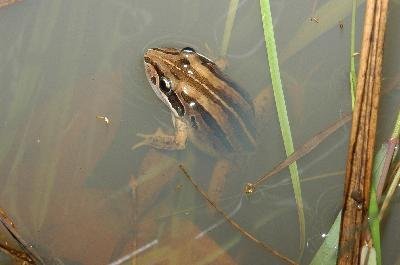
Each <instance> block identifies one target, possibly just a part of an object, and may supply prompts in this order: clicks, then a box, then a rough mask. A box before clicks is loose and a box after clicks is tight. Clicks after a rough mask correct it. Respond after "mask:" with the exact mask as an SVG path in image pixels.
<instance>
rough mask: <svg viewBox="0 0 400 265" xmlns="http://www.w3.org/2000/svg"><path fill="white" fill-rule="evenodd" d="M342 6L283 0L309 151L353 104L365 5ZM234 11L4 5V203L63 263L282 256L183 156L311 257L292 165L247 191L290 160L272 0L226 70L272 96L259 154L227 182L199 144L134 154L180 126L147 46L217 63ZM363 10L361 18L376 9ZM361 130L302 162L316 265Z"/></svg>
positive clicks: (51, 260)
mask: <svg viewBox="0 0 400 265" xmlns="http://www.w3.org/2000/svg"><path fill="white" fill-rule="evenodd" d="M331 1H334V0H331ZM327 2H329V1H313V0H310V1H272V0H271V5H272V14H273V18H274V25H275V34H276V36H275V37H276V40H277V46H278V54H279V58H280V59H281V62H280V66H281V73H282V79H283V84H284V89H285V93H286V100H287V108H288V113H289V119H290V122H291V128H292V134H293V138H294V143H295V147H296V146H297V147H298V146H301V145H302V143H304V142H305V141H307V140H308V139H309V138H310V137H312V136H313V135H314V134H316V133H317V132H319V131H321V130H323V129H324V128H326V127H327V126H328V125H330V124H332V123H333V122H334V121H336V120H337V119H339V118H340V117H342V116H343V115H344V114H345V113H348V112H349V111H350V110H351V103H350V94H349V88H348V71H349V62H348V61H349V59H348V54H349V31H350V19H349V17H348V15H349V14H350V6H349V5H347V6H348V7H345V8H343V9H341V8H340V7H338V9H337V10H336V9H335V10H332V12H328V13H327V14H326V13H325V14H324V16H322V17H321V16H320V14H319V13H318V10H319V8H320V7H322V6H324V4H326V3H327ZM335 2H337V6H340V5H343V3H345V2H346V1H341V0H336V1H335ZM228 5H229V1H227V0H226V1H211V0H206V1H187V0H171V1H145V0H137V1H132V0H118V1H99V0H79V1H78V0H72V1H61V0H51V1H50V0H40V1H27V0H26V1H22V2H19V3H17V4H15V5H11V6H8V7H5V8H1V9H0V36H1V41H0V80H1V86H0V113H1V120H0V207H1V208H2V209H3V210H4V211H6V212H7V214H8V215H9V217H10V218H11V219H12V220H13V221H14V222H15V224H16V226H17V229H18V231H19V232H20V234H21V236H22V237H23V238H24V239H25V240H26V241H27V242H29V243H30V244H32V245H33V246H35V247H36V248H37V250H38V252H39V253H40V254H41V255H42V256H43V258H44V259H45V260H46V261H47V262H48V264H67V265H69V264H71V265H72V264H112V262H114V263H113V264H146V265H147V264H192V263H193V264H244V265H247V264H281V263H282V261H280V260H279V259H278V258H276V257H274V256H273V255H271V254H270V253H268V252H266V251H265V250H264V249H262V248H260V247H259V246H258V245H257V244H255V243H254V242H251V241H249V240H248V239H246V238H244V237H242V236H241V235H240V233H239V232H238V231H237V230H235V229H234V228H233V227H232V225H231V224H229V223H226V222H222V221H223V218H222V217H221V216H220V215H218V214H217V213H216V211H215V209H213V208H212V207H211V206H210V205H209V204H208V203H207V202H206V201H205V200H204V198H203V197H202V196H201V195H200V193H199V191H197V190H196V189H195V188H194V187H193V185H192V184H191V183H190V182H189V181H188V180H187V179H186V178H185V177H184V175H183V174H182V172H181V171H179V169H178V164H183V165H184V166H185V168H186V169H187V170H188V172H189V173H190V175H191V176H192V177H193V179H194V180H195V181H196V182H197V183H199V184H200V187H201V188H202V189H204V190H205V191H209V192H210V194H213V196H214V197H213V198H215V199H217V200H218V205H219V207H221V208H222V209H223V210H224V211H226V212H227V213H228V214H230V216H231V218H232V219H234V220H235V221H236V222H237V223H239V224H240V225H241V226H242V227H243V228H244V229H246V231H248V232H249V233H251V234H254V235H256V237H257V239H259V240H261V241H262V242H265V243H268V244H269V245H271V246H272V247H273V248H275V249H278V250H279V251H280V252H281V253H283V254H284V255H286V256H288V257H290V258H292V259H297V257H298V256H299V226H298V221H297V210H296V204H295V201H294V197H293V192H292V186H291V183H290V176H289V173H288V171H283V172H282V173H280V174H278V175H276V176H274V177H273V178H272V179H271V180H269V181H267V182H266V183H265V184H263V186H262V187H261V188H259V189H258V191H257V193H256V194H254V195H253V196H252V197H251V198H246V197H243V195H242V188H243V186H244V184H245V183H246V182H253V181H255V180H256V179H257V178H258V177H259V176H260V175H262V174H263V173H265V172H267V171H269V170H270V169H272V168H273V166H274V165H276V164H277V163H279V162H280V161H282V160H283V159H284V158H285V152H284V149H283V144H282V140H281V135H280V128H279V124H278V120H277V115H276V112H275V107H274V103H273V101H272V90H271V88H270V87H271V84H270V83H271V82H270V78H269V74H268V68H267V66H266V56H265V48H264V42H263V39H264V37H263V33H262V26H261V17H260V14H259V12H260V11H259V3H258V1H250V0H247V1H240V2H239V9H238V12H237V16H236V19H235V24H234V27H233V31H232V35H231V40H230V43H229V48H228V51H227V57H226V59H227V62H228V66H227V69H226V72H227V73H228V74H229V75H230V76H231V77H232V79H234V80H235V81H236V82H237V83H238V84H240V85H241V86H242V87H243V88H244V89H245V90H247V91H248V93H249V94H250V95H251V96H252V97H253V98H256V97H257V95H259V93H260V92H261V91H262V90H263V89H267V91H269V92H268V93H269V97H270V98H271V100H270V101H267V103H266V105H265V112H264V114H265V115H263V116H262V118H260V119H259V120H258V124H257V127H258V130H259V135H258V138H257V144H258V148H257V150H256V151H255V152H253V153H251V154H238V155H237V156H235V158H232V159H231V161H229V162H230V163H231V165H230V167H231V170H230V171H229V172H228V173H227V174H226V176H225V178H216V177H212V175H213V174H212V173H213V170H214V166H215V164H217V163H218V162H216V161H217V159H215V158H213V157H210V156H208V155H207V154H204V153H201V152H199V151H198V150H197V149H196V148H195V147H194V146H193V145H191V144H190V143H189V145H188V146H187V148H186V149H185V150H183V151H173V152H170V151H164V152H161V151H155V150H153V149H151V148H148V147H142V148H140V149H137V150H134V151H132V150H131V146H132V145H134V144H135V143H137V142H138V141H140V138H139V137H137V136H136V134H137V133H152V132H154V131H155V130H156V129H157V128H159V127H161V128H162V129H163V130H164V131H167V132H170V133H172V131H173V127H172V123H171V116H170V113H169V111H168V110H167V108H166V106H164V105H163V104H162V103H161V102H160V101H159V100H158V99H157V97H156V95H155V94H154V93H153V91H152V90H151V88H150V86H149V85H148V84H147V80H146V78H145V75H144V72H143V71H144V69H143V58H142V57H143V52H144V51H145V49H146V48H149V47H157V46H177V47H184V46H189V45H190V46H193V47H195V48H196V49H197V50H199V51H201V52H202V53H203V54H205V55H207V56H208V57H211V58H214V59H217V58H218V57H219V56H220V49H221V42H222V38H223V34H224V26H225V20H226V17H227V10H228ZM391 5H392V7H391V8H392V11H391V12H390V16H389V22H388V25H389V28H388V31H387V38H386V48H387V49H386V50H385V56H386V57H385V65H384V77H385V79H384V82H383V83H384V92H383V97H382V101H381V102H382V104H381V112H380V116H381V118H382V119H381V120H380V123H379V128H380V129H379V130H378V145H380V144H381V143H382V142H383V141H384V139H386V138H387V137H388V135H389V132H390V131H391V129H392V126H393V121H394V118H395V116H396V114H397V113H396V111H398V110H397V109H398V106H399V101H400V93H399V70H400V69H399V64H398V59H399V56H400V55H399V51H398V49H397V47H398V46H399V38H398V36H399V33H400V32H399V29H398V27H395V26H394V25H395V24H396V23H397V24H398V21H397V18H398V17H399V16H397V15H398V13H399V10H400V9H399V4H398V3H397V2H396V1H393V3H391ZM342 10H343V11H342ZM359 11H360V12H359V19H358V20H359V22H358V26H360V25H361V22H362V16H361V15H362V14H363V7H362V6H361V7H360V9H359ZM335 12H343V14H345V15H341V16H339V17H338V16H337V15H335V14H337V13H335ZM310 17H315V18H317V19H318V21H319V23H317V22H315V21H311V20H310ZM327 21H330V22H327ZM340 21H342V23H343V25H344V27H343V29H341V28H340V27H339V24H340ZM300 28H303V29H304V30H303V31H302V32H301V33H298V31H299V29H300ZM359 28H360V27H359ZM319 32H321V33H319ZM360 34H361V32H360V30H358V37H359V36H360ZM307 35H310V37H309V38H306V37H304V36H307ZM357 49H358V48H357ZM101 117H107V118H108V119H109V121H110V123H106V122H105V120H104V118H101ZM348 134H349V125H346V126H344V127H343V128H341V129H339V130H338V131H337V132H336V133H335V134H334V135H333V136H332V137H330V138H328V140H327V141H325V142H324V143H322V144H321V145H320V146H319V147H318V148H316V149H315V150H314V151H313V152H312V153H310V154H309V155H308V156H306V157H305V158H303V159H301V160H300V161H299V162H298V165H299V170H300V178H301V179H302V180H304V181H303V182H302V193H303V201H304V212H305V216H306V235H305V239H306V247H305V250H304V254H303V256H302V258H301V260H300V263H301V264H308V263H309V262H310V260H311V259H312V257H313V255H314V254H315V252H316V250H317V249H318V247H319V245H320V244H321V242H322V240H323V238H322V237H323V234H325V233H327V232H328V230H329V227H330V226H331V223H332V222H333V220H334V218H335V217H336V215H337V213H338V211H339V210H340V207H341V196H342V183H343V181H342V179H343V170H344V167H345V159H346V148H347V137H348ZM221 171H223V169H222V170H221ZM213 181H214V182H213ZM217 182H224V185H214V184H213V183H217ZM215 187H217V188H215ZM392 207H393V208H392V215H391V216H389V217H388V219H387V223H386V224H385V227H384V232H383V235H384V238H383V249H384V262H385V264H386V263H387V264H392V263H393V262H394V261H395V260H397V261H398V260H399V259H400V258H399V256H398V253H397V252H396V246H397V245H396V242H398V240H399V238H398V236H396V233H393V232H391V231H393V229H396V227H397V224H398V218H399V215H398V214H396V213H397V212H398V211H396V209H398V207H399V204H398V202H395V203H394V204H393V205H392ZM397 234H398V233H397ZM0 239H2V237H0ZM127 255H128V256H127ZM124 257H125V258H126V260H127V261H125V263H123V262H122V261H123V260H124ZM121 258H122V260H121ZM118 262H119V263H118ZM134 262H136V263H134Z"/></svg>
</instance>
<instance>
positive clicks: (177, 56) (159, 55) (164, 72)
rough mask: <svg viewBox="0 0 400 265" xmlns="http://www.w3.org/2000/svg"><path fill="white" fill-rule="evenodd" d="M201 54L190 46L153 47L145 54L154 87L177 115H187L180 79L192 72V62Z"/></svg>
mask: <svg viewBox="0 0 400 265" xmlns="http://www.w3.org/2000/svg"><path fill="white" fill-rule="evenodd" d="M199 56H200V55H198V54H197V53H196V52H195V50H194V49H193V48H190V47H186V48H183V49H176V48H151V49H148V50H147V51H146V52H145V54H144V67H145V72H146V76H147V79H148V81H149V83H150V85H151V87H152V89H153V90H154V92H155V93H156V95H157V96H158V97H159V98H160V99H161V100H162V101H163V102H164V104H166V105H167V106H168V107H169V108H170V110H171V111H172V113H173V114H174V115H175V116H176V117H182V116H184V115H185V107H184V104H185V102H184V100H183V99H182V98H181V91H182V89H183V88H182V87H179V84H180V83H181V84H182V82H180V80H182V79H183V78H185V76H186V75H187V74H190V64H191V63H195V61H196V60H197V59H198V57H199Z"/></svg>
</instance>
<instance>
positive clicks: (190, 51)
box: [181, 47, 196, 53]
mask: <svg viewBox="0 0 400 265" xmlns="http://www.w3.org/2000/svg"><path fill="white" fill-rule="evenodd" d="M181 52H186V53H195V52H196V51H195V50H194V49H193V48H192V47H185V48H183V49H182V50H181Z"/></svg>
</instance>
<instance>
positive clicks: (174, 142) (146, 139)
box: [132, 128, 186, 150]
mask: <svg viewBox="0 0 400 265" xmlns="http://www.w3.org/2000/svg"><path fill="white" fill-rule="evenodd" d="M136 135H137V136H139V137H142V138H143V140H142V141H140V142H139V143H137V144H135V145H134V146H132V150H135V149H137V148H139V147H141V146H151V147H154V148H156V149H167V150H181V149H184V148H185V142H186V137H185V138H184V139H183V138H182V135H180V134H179V133H177V134H176V135H168V134H166V133H164V132H163V131H162V130H161V128H158V129H157V130H156V131H155V133H153V134H142V133H138V134H136Z"/></svg>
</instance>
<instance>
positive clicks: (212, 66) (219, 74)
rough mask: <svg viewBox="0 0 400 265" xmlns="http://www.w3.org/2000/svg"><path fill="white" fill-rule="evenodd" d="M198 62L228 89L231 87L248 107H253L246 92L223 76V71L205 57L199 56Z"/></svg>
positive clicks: (226, 76) (225, 75)
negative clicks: (227, 86)
mask: <svg viewBox="0 0 400 265" xmlns="http://www.w3.org/2000/svg"><path fill="white" fill-rule="evenodd" d="M199 58H200V61H201V62H202V64H203V65H204V66H205V67H207V68H208V70H209V71H210V72H212V73H213V74H214V75H215V76H216V77H218V78H219V79H220V80H222V81H224V82H225V83H226V84H228V85H229V86H230V87H233V88H234V89H235V91H236V92H237V93H238V94H239V95H240V96H241V97H242V98H243V99H244V100H245V101H246V102H247V104H248V105H249V106H253V101H252V100H251V97H250V95H249V93H247V91H246V90H244V89H243V88H241V87H240V86H239V85H238V84H237V83H236V82H234V81H233V80H232V79H231V78H230V77H229V76H228V75H227V74H225V73H224V72H223V71H221V70H220V69H219V67H218V66H217V65H216V64H215V63H214V62H212V61H210V60H209V59H207V58H206V57H204V56H202V55H199Z"/></svg>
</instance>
